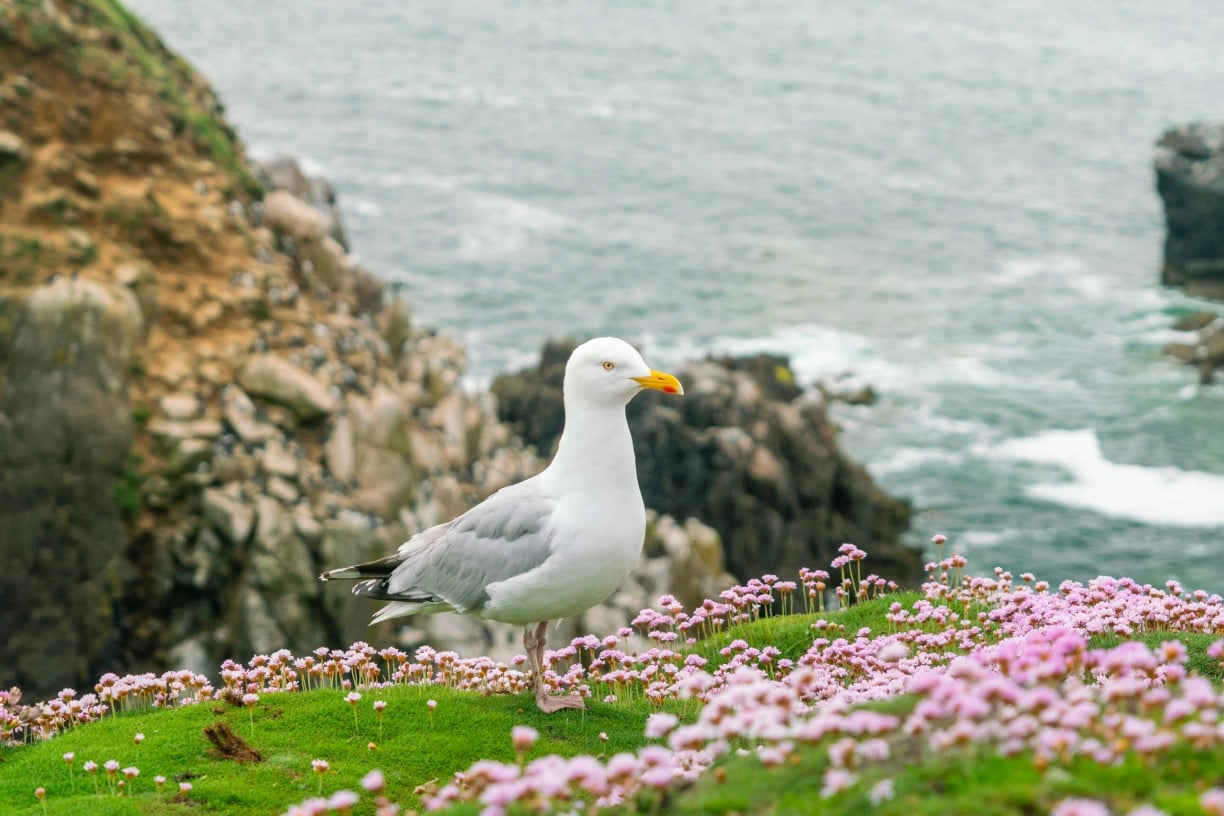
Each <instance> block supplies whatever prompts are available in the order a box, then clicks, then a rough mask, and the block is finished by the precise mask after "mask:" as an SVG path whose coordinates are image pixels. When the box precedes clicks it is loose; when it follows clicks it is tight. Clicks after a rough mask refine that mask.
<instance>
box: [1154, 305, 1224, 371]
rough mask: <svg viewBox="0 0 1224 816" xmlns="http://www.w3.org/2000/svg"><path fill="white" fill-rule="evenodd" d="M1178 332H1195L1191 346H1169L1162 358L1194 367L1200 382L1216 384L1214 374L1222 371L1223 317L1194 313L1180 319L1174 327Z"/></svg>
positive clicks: (1223, 350) (1166, 347) (1175, 344)
mask: <svg viewBox="0 0 1224 816" xmlns="http://www.w3.org/2000/svg"><path fill="white" fill-rule="evenodd" d="M1174 328H1177V329H1179V330H1181V331H1193V330H1197V333H1198V336H1197V338H1196V339H1195V342H1194V343H1168V344H1166V345H1165V347H1164V352H1165V354H1168V355H1169V356H1171V357H1175V358H1177V359H1178V360H1181V361H1182V362H1183V363H1188V364H1190V365H1193V366H1197V367H1198V370H1199V382H1201V383H1202V384H1203V385H1209V384H1210V383H1212V382H1215V371H1216V369H1217V368H1221V367H1224V317H1217V316H1216V315H1215V314H1213V313H1211V312H1197V313H1195V314H1194V315H1190V316H1188V317H1186V318H1182V319H1181V320H1179V321H1178V322H1177V324H1176V325H1175V326H1174Z"/></svg>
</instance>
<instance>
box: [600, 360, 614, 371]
mask: <svg viewBox="0 0 1224 816" xmlns="http://www.w3.org/2000/svg"><path fill="white" fill-rule="evenodd" d="M603 370H604V371H615V370H616V363H614V362H612V361H611V360H604V361H603Z"/></svg>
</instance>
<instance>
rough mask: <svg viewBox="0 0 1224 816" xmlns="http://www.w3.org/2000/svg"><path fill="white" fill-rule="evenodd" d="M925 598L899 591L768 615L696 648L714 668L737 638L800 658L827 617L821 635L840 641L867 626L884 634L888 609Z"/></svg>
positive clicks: (730, 630) (707, 639)
mask: <svg viewBox="0 0 1224 816" xmlns="http://www.w3.org/2000/svg"><path fill="white" fill-rule="evenodd" d="M920 598H922V594H921V593H919V592H898V593H895V594H893V595H886V596H884V597H882V598H876V599H874V600H870V601H866V602H864V603H860V604H855V605H854V606H851V607H849V608H847V609H842V610H837V611H834V612H822V613H820V614H800V615H766V616H764V617H761V618H759V619H758V620H755V621H752V622H751V623H745V624H740V625H738V626H734V627H732V628H731V629H729V630H727V631H726V632H720V633H718V634H716V635H714V636H712V637H709V638H706V639H704V640H702V641H700V642H698V643H697V645H695V646H694V647H693V649H692V651H694V652H696V653H697V654H699V655H701V656H702V657H704V658H705V659H706V660H708V661H709V665H708V666H707V668H709V669H711V670H712V669H713V668H714V667H716V666H720V665H722V664H723V663H725V662H727V658H725V657H723V656H722V655H721V654H719V650H720V649H722V648H724V647H726V646H727V645H728V644H729V643H731V641H733V640H737V639H738V640H746V641H748V643H750V644H752V645H754V646H757V647H758V648H759V647H762V646H766V645H773V646H776V647H777V648H778V650H779V651H780V652H781V655H780V656H779V658H780V659H789V660H798V659H799V658H800V657H802V656H803V654H804V652H806V651H807V650H808V648H810V647H811V645H812V639H813V638H814V637H816V636H817V631H816V630H814V629H813V628H812V625H813V624H815V623H816V621H817V620H820V619H821V618H823V619H824V620H826V621H828V622H829V623H830V624H831V626H830V627H829V628H827V629H825V630H824V632H822V633H820V635H819V636H820V637H825V638H828V639H829V640H836V639H837V638H841V637H844V638H847V639H849V640H854V637H855V633H857V632H858V630H859V629H862V628H864V627H866V628H868V629H870V630H871V631H872V634H874V635H881V634H886V633H888V632H891V631H893V628H892V624H890V623H889V622H888V618H887V617H886V616H887V614H888V609H889V607H890V606H892V605H893V604H894V603H900V604H901V605H902V606H903V607H906V608H908V607H911V606H913V604H914V602H915V601H917V600H919V599H920Z"/></svg>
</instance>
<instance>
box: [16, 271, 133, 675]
mask: <svg viewBox="0 0 1224 816" xmlns="http://www.w3.org/2000/svg"><path fill="white" fill-rule="evenodd" d="M9 308H10V309H12V314H14V315H15V317H14V322H13V328H12V334H11V341H9V342H7V343H6V344H5V347H4V349H3V351H0V530H2V531H3V532H2V533H0V561H2V562H3V563H4V564H6V565H7V566H6V568H5V569H4V570H0V614H2V615H3V619H4V625H3V629H4V633H5V634H4V637H3V638H0V667H3V668H0V672H3V674H4V681H3V682H5V683H6V684H9V683H18V684H21V685H23V686H28V687H29V688H32V689H41V690H45V689H48V688H51V689H58V688H62V687H63V686H66V685H73V684H76V683H78V682H79V681H80V679H81V678H83V677H84V676H86V675H87V674H90V673H93V672H96V671H97V669H98V667H100V666H102V665H105V664H106V662H107V661H108V660H111V659H113V656H114V655H116V654H117V653H119V651H120V649H121V648H122V647H121V644H120V643H119V640H118V633H117V631H116V630H115V629H114V628H113V626H112V622H113V620H114V617H115V615H116V614H118V610H119V609H120V608H121V604H122V598H121V593H122V581H121V580H120V576H121V575H122V574H123V571H124V562H123V559H124V554H125V553H126V551H127V539H126V536H125V534H124V530H123V527H122V525H121V516H120V513H121V511H123V512H126V511H130V509H131V508H132V505H130V504H125V505H121V504H120V503H119V501H117V491H116V484H117V483H120V480H121V479H122V480H123V482H122V483H123V484H124V485H131V483H132V482H131V480H130V478H125V474H126V475H127V477H132V476H135V475H136V473H137V470H136V468H137V465H136V464H135V463H134V462H133V461H132V460H130V459H129V458H128V451H129V449H130V447H131V443H132V438H133V432H134V425H133V421H132V413H131V405H130V401H129V397H128V388H129V376H130V372H131V366H132V360H133V352H134V349H135V346H136V344H137V342H139V339H140V337H141V335H142V333H143V329H144V326H143V321H142V319H141V315H140V308H139V306H137V304H136V302H135V299H134V298H133V297H132V296H131V294H130V293H128V292H126V291H125V290H122V289H115V288H113V287H107V286H103V285H101V284H98V283H94V282H90V281H72V280H69V279H66V278H61V279H59V280H57V281H56V282H54V283H52V284H50V285H49V286H44V287H40V288H38V289H36V290H35V291H34V292H33V293H32V294H30V296H29V297H28V298H27V299H24V300H17V301H11V302H10V303H9ZM125 489H128V490H130V487H129V488H125ZM136 500H137V504H138V502H139V495H138V494H137V496H136ZM124 508H127V509H126V510H124ZM48 600H50V602H48Z"/></svg>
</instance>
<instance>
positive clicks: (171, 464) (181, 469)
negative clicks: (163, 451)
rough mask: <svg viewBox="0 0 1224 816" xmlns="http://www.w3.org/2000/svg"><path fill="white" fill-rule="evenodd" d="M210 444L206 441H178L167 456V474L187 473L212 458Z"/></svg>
mask: <svg viewBox="0 0 1224 816" xmlns="http://www.w3.org/2000/svg"><path fill="white" fill-rule="evenodd" d="M212 452H213V447H212V442H211V441H209V440H208V439H180V440H178V441H177V442H175V443H174V445H172V446H171V449H170V453H169V455H168V456H167V462H166V470H167V472H168V473H174V474H178V473H188V472H190V471H192V470H194V469H195V468H196V467H197V466H198V465H200V464H201V463H202V462H207V461H208V460H209V459H211V458H212Z"/></svg>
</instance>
